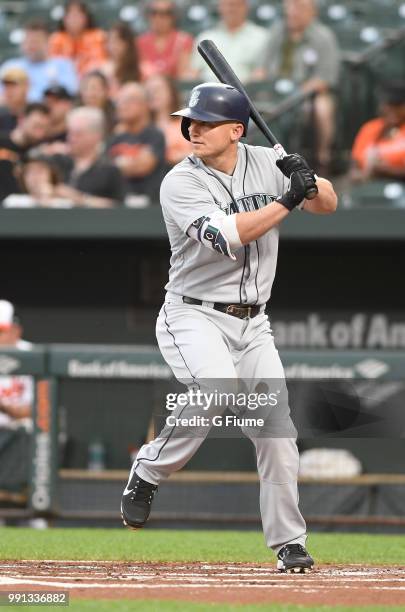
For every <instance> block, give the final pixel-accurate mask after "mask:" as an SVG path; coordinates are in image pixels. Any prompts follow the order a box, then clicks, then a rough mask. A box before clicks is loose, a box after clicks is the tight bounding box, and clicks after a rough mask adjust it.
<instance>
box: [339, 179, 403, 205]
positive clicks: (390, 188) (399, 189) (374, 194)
mask: <svg viewBox="0 0 405 612" xmlns="http://www.w3.org/2000/svg"><path fill="white" fill-rule="evenodd" d="M342 197H343V200H344V202H345V205H346V207H351V208H353V207H357V206H367V207H370V206H379V207H381V206H383V207H387V208H404V209H405V184H404V183H403V182H400V181H396V180H395V179H390V180H384V181H383V180H378V181H377V180H375V181H369V182H367V183H362V184H360V185H353V186H352V187H351V188H350V189H349V190H348V191H347V192H346V193H345V194H344V195H343V196H342Z"/></svg>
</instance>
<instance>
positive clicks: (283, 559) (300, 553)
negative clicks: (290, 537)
mask: <svg viewBox="0 0 405 612" xmlns="http://www.w3.org/2000/svg"><path fill="white" fill-rule="evenodd" d="M313 565H314V560H313V558H312V557H311V555H310V554H309V553H308V551H307V550H305V548H304V547H303V546H301V544H286V545H285V546H283V548H282V549H281V550H280V551H279V553H278V555H277V569H278V570H279V571H280V572H290V573H291V574H304V573H306V572H310V571H311V569H312V566H313Z"/></svg>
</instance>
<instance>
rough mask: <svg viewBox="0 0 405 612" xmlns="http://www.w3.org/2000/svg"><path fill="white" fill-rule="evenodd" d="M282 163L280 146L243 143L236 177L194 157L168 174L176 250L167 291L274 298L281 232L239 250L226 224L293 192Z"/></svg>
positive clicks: (166, 192)
mask: <svg viewBox="0 0 405 612" xmlns="http://www.w3.org/2000/svg"><path fill="white" fill-rule="evenodd" d="M276 159H277V157H276V153H275V152H274V150H273V149H270V148H265V147H254V146H250V145H245V144H239V145H238V160H237V164H236V168H235V171H234V173H233V175H232V176H229V175H227V174H224V173H222V172H219V171H218V170H213V169H211V168H209V167H208V166H206V165H205V164H204V163H203V162H202V161H201V160H200V159H199V158H197V157H195V156H194V155H190V156H189V157H187V158H186V159H185V160H183V161H182V162H180V163H179V164H177V165H176V166H175V167H174V168H173V169H172V170H171V171H170V172H169V173H168V174H167V175H166V177H165V178H164V180H163V182H162V186H161V190H160V200H161V204H162V209H163V216H164V219H165V222H166V227H167V231H168V234H169V240H170V245H171V249H172V257H171V260H170V265H171V267H170V272H169V282H168V283H167V285H166V290H168V291H170V292H172V293H175V294H178V295H187V296H189V297H193V298H197V299H201V300H206V301H212V302H222V303H240V304H251V305H253V304H264V303H266V302H267V301H268V299H269V298H270V293H271V287H272V284H273V280H274V276H275V272H276V264H277V251H278V228H277V227H275V228H273V229H271V230H270V231H269V232H267V233H266V234H265V235H264V236H262V237H261V238H259V239H258V240H255V241H254V242H252V243H250V244H248V245H246V246H242V247H241V248H239V249H237V250H236V252H235V253H232V252H231V249H230V247H229V244H228V243H227V241H226V239H225V238H224V236H223V235H221V232H220V230H219V229H218V227H220V223H218V221H220V218H221V217H224V216H226V215H230V214H234V213H237V212H246V211H253V210H257V209H259V208H262V207H263V206H266V205H267V204H270V203H271V202H273V201H274V200H275V199H276V198H277V197H279V196H280V195H282V194H283V193H284V192H285V191H286V190H287V188H288V179H287V178H286V177H284V175H283V174H282V173H281V172H280V170H279V169H278V168H277V166H276V165H275V161H276ZM191 230H193V231H191ZM191 236H193V237H191ZM207 246H208V247H211V248H207Z"/></svg>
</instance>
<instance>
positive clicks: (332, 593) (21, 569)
mask: <svg viewBox="0 0 405 612" xmlns="http://www.w3.org/2000/svg"><path fill="white" fill-rule="evenodd" d="M10 589H12V590H21V591H23V590H25V591H26V590H29V591H33V590H38V591H43V590H46V591H49V590H52V589H55V590H59V591H60V590H67V591H69V594H70V598H71V600H72V599H75V598H86V599H131V598H133V599H170V600H182V601H199V602H202V601H205V602H217V603H221V602H224V603H246V604H247V603H265V602H279V603H292V604H301V605H305V604H306V605H321V604H329V605H338V604H340V605H345V604H346V605H351V606H353V605H356V604H357V605H374V606H376V605H385V606H389V605H397V606H399V605H405V567H388V566H383V567H367V566H361V565H346V566H338V565H333V566H332V565H322V566H319V567H316V568H315V569H314V570H312V571H311V572H310V573H306V574H282V573H279V572H277V570H276V569H275V567H274V565H273V564H268V565H263V564H261V565H258V564H252V563H249V564H244V563H130V562H127V563H123V562H106V561H101V562H99V561H97V562H89V561H18V562H11V561H4V562H2V564H1V575H0V591H7V590H10Z"/></svg>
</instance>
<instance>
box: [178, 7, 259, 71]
mask: <svg viewBox="0 0 405 612" xmlns="http://www.w3.org/2000/svg"><path fill="white" fill-rule="evenodd" d="M218 11H219V14H220V17H221V20H220V22H219V24H218V26H217V27H216V28H214V29H212V30H207V31H205V32H202V33H201V34H200V35H199V36H198V37H197V40H196V42H195V47H194V52H193V56H192V62H191V69H190V71H189V73H188V77H189V78H192V79H201V80H203V81H213V80H215V76H214V75H213V73H212V70H211V69H210V68H209V67H208V66H207V64H206V63H205V62H204V60H203V59H202V58H201V56H200V54H199V53H198V51H197V45H198V43H199V42H200V41H201V40H204V39H206V38H208V39H210V40H213V41H214V43H215V44H216V45H217V47H218V48H219V50H220V51H221V52H222V53H223V54H224V55H225V57H226V58H227V60H228V62H229V63H230V65H231V66H232V68H233V69H234V70H235V72H236V74H237V75H238V77H239V78H240V79H241V81H245V82H246V81H250V80H252V79H254V78H255V76H256V71H258V70H259V68H260V66H261V60H262V57H263V53H264V51H265V48H266V44H267V42H268V33H267V31H266V30H265V28H262V27H260V26H258V25H256V24H255V23H252V22H251V21H249V20H248V13H249V2H248V0H219V2H218Z"/></svg>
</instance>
